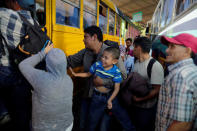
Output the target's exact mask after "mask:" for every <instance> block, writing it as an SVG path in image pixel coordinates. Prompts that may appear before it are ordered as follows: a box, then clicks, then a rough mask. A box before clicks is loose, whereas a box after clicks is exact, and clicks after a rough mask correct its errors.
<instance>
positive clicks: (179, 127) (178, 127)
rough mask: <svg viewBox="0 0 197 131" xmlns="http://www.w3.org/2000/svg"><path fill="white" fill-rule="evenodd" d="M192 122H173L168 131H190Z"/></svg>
mask: <svg viewBox="0 0 197 131" xmlns="http://www.w3.org/2000/svg"><path fill="white" fill-rule="evenodd" d="M191 127H192V122H181V121H175V120H174V121H173V122H172V124H170V126H169V127H168V129H167V131H190V129H191Z"/></svg>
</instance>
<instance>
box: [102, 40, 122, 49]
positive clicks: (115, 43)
mask: <svg viewBox="0 0 197 131" xmlns="http://www.w3.org/2000/svg"><path fill="white" fill-rule="evenodd" d="M104 44H105V45H107V46H109V47H115V48H117V49H119V45H118V42H114V41H110V40H105V41H104Z"/></svg>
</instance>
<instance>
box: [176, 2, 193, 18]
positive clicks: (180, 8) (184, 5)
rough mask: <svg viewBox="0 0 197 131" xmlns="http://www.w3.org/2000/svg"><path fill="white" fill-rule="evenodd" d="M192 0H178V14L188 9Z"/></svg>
mask: <svg viewBox="0 0 197 131" xmlns="http://www.w3.org/2000/svg"><path fill="white" fill-rule="evenodd" d="M190 3H191V2H190V0H177V7H176V15H179V14H180V13H181V12H182V11H184V10H186V9H187V8H188V7H189V5H190Z"/></svg>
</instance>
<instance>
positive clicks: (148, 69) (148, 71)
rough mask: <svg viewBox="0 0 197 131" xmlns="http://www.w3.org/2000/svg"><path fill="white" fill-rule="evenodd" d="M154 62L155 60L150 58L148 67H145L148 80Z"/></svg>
mask: <svg viewBox="0 0 197 131" xmlns="http://www.w3.org/2000/svg"><path fill="white" fill-rule="evenodd" d="M155 62H156V60H155V59H154V58H152V59H151V60H150V61H149V63H148V66H147V74H148V78H149V79H150V78H151V72H152V67H153V64H154V63H155Z"/></svg>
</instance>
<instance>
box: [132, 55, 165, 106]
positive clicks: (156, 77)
mask: <svg viewBox="0 0 197 131" xmlns="http://www.w3.org/2000/svg"><path fill="white" fill-rule="evenodd" d="M151 59H152V57H150V58H149V59H147V60H145V61H143V62H139V60H137V61H136V62H135V64H134V69H133V72H137V73H139V74H140V75H141V76H143V77H144V78H146V79H147V80H149V82H150V84H155V85H161V84H162V83H163V80H164V71H163V67H162V65H161V64H160V63H159V62H158V61H156V62H155V63H154V64H153V66H152V72H151V79H149V77H148V74H147V66H148V64H149V61H150V60H151ZM156 101H157V98H156V97H155V98H153V99H149V100H147V101H146V102H141V103H139V104H138V103H136V104H135V105H136V106H138V107H142V108H150V107H152V106H153V105H154V104H155V103H156Z"/></svg>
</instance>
